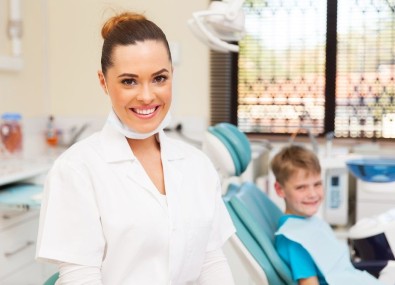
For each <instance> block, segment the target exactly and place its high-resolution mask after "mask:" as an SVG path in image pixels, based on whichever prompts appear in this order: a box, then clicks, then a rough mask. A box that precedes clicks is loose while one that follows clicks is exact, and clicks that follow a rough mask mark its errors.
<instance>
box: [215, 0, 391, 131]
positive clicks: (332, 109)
mask: <svg viewBox="0 0 395 285" xmlns="http://www.w3.org/2000/svg"><path fill="white" fill-rule="evenodd" d="M391 3H392V4H391ZM394 3H395V2H393V1H392V2H391V1H388V0H369V1H368V0H352V1H351V0H337V1H335V0H330V1H327V0H298V1H289V0H250V1H247V2H246V4H245V12H246V30H247V34H246V37H245V38H244V39H243V40H242V41H241V42H240V43H239V44H240V53H239V54H238V55H233V60H234V64H233V71H232V75H233V78H234V79H235V80H236V86H235V87H234V88H233V89H232V88H231V91H232V92H231V93H230V94H232V93H233V94H237V95H238V96H230V97H231V98H234V97H237V99H236V100H233V102H234V105H235V107H233V111H232V107H231V108H230V109H229V112H230V113H231V114H232V115H233V114H234V116H233V117H232V116H231V119H232V118H233V119H232V120H233V121H231V122H232V123H237V124H238V126H239V127H240V129H241V130H243V131H245V132H248V133H277V134H291V133H294V132H296V131H300V132H307V131H311V132H313V133H315V134H325V133H328V132H331V131H334V133H335V136H336V137H366V138H382V137H395V134H394V132H395V125H391V124H392V121H393V122H394V123H395V120H394V119H395V102H394V97H395V81H394V76H395V4H394ZM216 56H217V55H216V53H212V58H215V57H216ZM214 64H215V62H213V63H212V65H214ZM217 72H218V71H217ZM213 75H214V74H212V78H213ZM213 82H214V81H213ZM212 85H213V84H212ZM214 92H215V91H214ZM213 97H216V96H215V94H212V98H213ZM230 102H232V99H230ZM218 107H219V106H218V104H217V105H212V113H215V112H216V111H215V110H217V108H218ZM214 108H215V109H214Z"/></svg>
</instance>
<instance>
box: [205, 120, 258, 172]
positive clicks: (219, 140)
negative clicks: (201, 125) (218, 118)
mask: <svg viewBox="0 0 395 285" xmlns="http://www.w3.org/2000/svg"><path fill="white" fill-rule="evenodd" d="M203 151H205V152H206V153H207V154H208V156H209V157H210V158H211V160H212V161H213V163H214V165H215V166H216V167H217V169H219V170H220V171H221V172H223V173H224V174H225V175H228V176H239V175H241V174H242V173H243V172H244V171H245V170H246V169H247V166H248V165H249V163H250V161H251V145H250V142H249V140H248V138H247V136H246V135H245V134H244V133H243V132H241V131H240V130H239V129H238V128H237V127H236V126H234V125H232V124H229V123H219V124H216V125H215V126H211V127H209V128H208V130H207V132H206V134H205V139H204V142H203Z"/></svg>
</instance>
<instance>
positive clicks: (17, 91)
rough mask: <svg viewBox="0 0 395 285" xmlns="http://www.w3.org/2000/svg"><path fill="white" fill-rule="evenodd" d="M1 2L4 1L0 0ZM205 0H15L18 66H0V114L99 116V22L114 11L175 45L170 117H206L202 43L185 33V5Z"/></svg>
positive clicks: (103, 100)
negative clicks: (154, 28) (140, 15)
mask: <svg viewBox="0 0 395 285" xmlns="http://www.w3.org/2000/svg"><path fill="white" fill-rule="evenodd" d="M0 1H5V0H0ZM207 2H208V1H207V0H196V1H183V0H168V1H166V2H162V1H159V0H145V1H140V0H128V1H126V0H114V1H98V0H84V1H80V0H57V1H50V0H41V1H29V0H22V8H23V11H22V13H23V17H24V23H23V28H24V35H23V53H24V55H23V56H24V63H25V68H24V69H23V70H22V71H20V72H4V71H0V113H3V112H5V111H18V112H21V113H22V114H23V115H24V116H25V117H35V116H43V115H45V116H46V115H47V114H50V113H51V114H55V116H98V115H99V116H102V115H103V116H105V115H106V114H107V113H108V110H109V107H110V105H109V100H108V98H107V97H106V95H105V94H104V93H103V91H102V90H101V89H100V87H99V84H98V80H97V70H98V69H99V68H100V52H101V45H102V40H101V37H100V28H101V26H102V24H103V23H104V21H105V19H106V18H107V17H108V16H110V15H113V14H114V10H115V11H123V10H125V9H131V10H134V11H137V12H145V14H146V15H147V16H148V18H150V19H151V20H153V21H154V22H156V23H157V24H158V25H159V26H160V27H162V29H163V30H164V32H165V33H166V35H167V37H168V40H169V41H170V42H175V43H177V44H179V47H180V51H181V53H180V62H179V64H178V65H176V66H175V82H174V84H173V85H174V101H173V110H172V112H173V115H174V116H175V117H183V116H191V117H199V118H203V119H205V120H208V109H209V96H208V92H209V81H208V80H209V75H208V60H209V59H208V48H207V47H205V46H204V45H203V44H201V43H200V42H198V40H197V39H195V38H194V37H193V35H192V33H191V32H190V31H189V28H188V26H187V24H186V23H187V20H188V19H189V18H190V17H191V15H192V12H193V11H197V10H202V9H205V8H206V7H207Z"/></svg>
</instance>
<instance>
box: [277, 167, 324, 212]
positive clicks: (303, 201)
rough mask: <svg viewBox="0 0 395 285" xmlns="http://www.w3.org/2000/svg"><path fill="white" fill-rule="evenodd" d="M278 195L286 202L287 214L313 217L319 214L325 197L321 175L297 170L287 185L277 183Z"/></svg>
mask: <svg viewBox="0 0 395 285" xmlns="http://www.w3.org/2000/svg"><path fill="white" fill-rule="evenodd" d="M274 186H275V189H276V192H277V195H279V196H280V197H281V198H284V200H285V205H286V209H285V213H287V214H293V215H298V216H304V217H311V216H312V215H314V214H315V213H317V211H318V209H319V207H320V205H321V202H322V200H323V197H324V190H323V185H322V179H321V174H320V173H310V172H307V171H306V170H304V169H299V170H297V171H296V172H295V173H294V174H293V175H292V176H291V177H290V178H289V179H288V180H287V181H286V182H285V183H284V185H280V183H278V182H276V183H275V185H274Z"/></svg>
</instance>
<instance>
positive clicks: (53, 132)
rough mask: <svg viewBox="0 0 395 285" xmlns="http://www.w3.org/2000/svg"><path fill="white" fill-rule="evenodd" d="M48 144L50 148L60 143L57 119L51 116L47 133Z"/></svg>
mask: <svg viewBox="0 0 395 285" xmlns="http://www.w3.org/2000/svg"><path fill="white" fill-rule="evenodd" d="M45 138H46V142H47V144H48V145H49V146H57V145H58V142H59V135H58V130H57V129H56V127H55V117H54V116H52V115H51V116H49V118H48V123H47V129H46V133H45Z"/></svg>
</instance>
